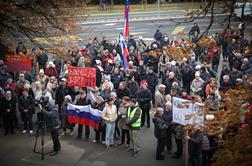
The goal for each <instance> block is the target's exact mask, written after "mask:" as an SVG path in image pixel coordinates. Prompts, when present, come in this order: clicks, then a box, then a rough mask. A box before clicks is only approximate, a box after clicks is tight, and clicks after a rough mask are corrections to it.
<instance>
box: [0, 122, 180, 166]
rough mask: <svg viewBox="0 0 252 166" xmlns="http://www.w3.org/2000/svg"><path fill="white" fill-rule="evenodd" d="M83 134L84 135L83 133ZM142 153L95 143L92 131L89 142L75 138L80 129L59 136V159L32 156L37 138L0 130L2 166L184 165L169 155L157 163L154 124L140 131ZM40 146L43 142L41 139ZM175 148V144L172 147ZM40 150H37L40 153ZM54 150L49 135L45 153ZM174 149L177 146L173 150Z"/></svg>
mask: <svg viewBox="0 0 252 166" xmlns="http://www.w3.org/2000/svg"><path fill="white" fill-rule="evenodd" d="M83 134H84V133H83ZM140 135H141V136H140V137H141V138H140V142H141V152H140V154H139V156H137V157H132V156H131V154H130V153H129V152H128V149H126V148H124V147H122V146H118V147H116V148H111V149H106V148H105V147H104V145H102V144H101V143H99V144H97V143H93V142H92V139H94V132H93V130H92V129H91V136H90V141H85V140H84V139H82V140H79V139H76V136H77V127H75V133H74V136H70V135H64V136H62V135H61V136H60V140H61V146H62V150H61V151H60V153H59V154H58V155H57V156H48V155H47V156H45V159H44V160H43V161H42V160H41V155H39V154H35V153H33V146H34V142H35V135H33V136H29V135H24V134H21V133H19V134H15V135H8V136H4V135H3V129H2V128H1V129H0V146H1V151H0V163H1V166H13V165H18V166H34V165H36V166H129V165H132V166H163V165H168V164H169V165H172V166H182V165H183V163H184V159H183V158H181V159H172V158H171V155H169V154H168V153H167V152H165V153H164V155H165V156H166V159H165V160H164V161H156V160H155V148H156V139H155V138H154V134H153V124H152V125H151V128H150V129H148V128H146V127H143V128H142V129H141V131H140ZM39 143H40V140H39ZM173 145H175V143H174V144H173ZM40 150H41V148H40V147H38V148H37V151H40ZM50 150H52V144H51V141H50V139H49V136H48V133H47V134H46V137H45V151H46V152H48V151H50ZM174 150H176V149H175V147H174Z"/></svg>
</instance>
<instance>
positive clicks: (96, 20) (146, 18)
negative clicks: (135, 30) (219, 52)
mask: <svg viewBox="0 0 252 166" xmlns="http://www.w3.org/2000/svg"><path fill="white" fill-rule="evenodd" d="M226 15H228V14H214V16H226ZM202 16H203V15H202ZM210 16H211V14H207V15H206V16H205V17H210ZM182 18H190V16H183V15H182V16H181V15H177V16H172V17H169V16H167V17H159V18H158V17H157V16H151V17H130V18H129V21H131V22H135V21H151V20H167V19H182ZM199 18H201V16H200V17H199ZM122 22H124V18H123V17H118V18H116V19H92V20H91V19H90V20H87V21H85V22H83V23H78V24H82V25H87V24H99V23H122Z"/></svg>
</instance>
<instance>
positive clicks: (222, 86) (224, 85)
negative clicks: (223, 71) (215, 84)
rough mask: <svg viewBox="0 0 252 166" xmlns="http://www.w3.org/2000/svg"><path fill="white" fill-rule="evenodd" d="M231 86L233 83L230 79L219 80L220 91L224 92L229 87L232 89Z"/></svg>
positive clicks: (232, 86)
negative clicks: (226, 80)
mask: <svg viewBox="0 0 252 166" xmlns="http://www.w3.org/2000/svg"><path fill="white" fill-rule="evenodd" d="M233 88H234V84H233V83H232V82H231V81H228V82H227V83H226V82H224V81H223V82H221V85H220V89H219V90H220V91H221V92H226V91H228V90H229V89H233Z"/></svg>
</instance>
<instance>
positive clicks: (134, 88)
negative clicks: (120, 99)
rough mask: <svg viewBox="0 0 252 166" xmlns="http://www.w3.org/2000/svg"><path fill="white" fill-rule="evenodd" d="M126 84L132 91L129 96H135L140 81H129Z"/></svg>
mask: <svg viewBox="0 0 252 166" xmlns="http://www.w3.org/2000/svg"><path fill="white" fill-rule="evenodd" d="M126 86H127V88H128V89H129V91H130V96H129V97H130V98H135V96H136V92H137V91H138V89H139V86H138V83H137V82H128V83H127V85H126Z"/></svg>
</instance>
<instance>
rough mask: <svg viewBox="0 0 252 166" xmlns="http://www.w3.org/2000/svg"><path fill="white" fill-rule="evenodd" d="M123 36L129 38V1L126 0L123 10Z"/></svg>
mask: <svg viewBox="0 0 252 166" xmlns="http://www.w3.org/2000/svg"><path fill="white" fill-rule="evenodd" d="M124 36H125V37H129V0H126V4H125V9H124Z"/></svg>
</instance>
